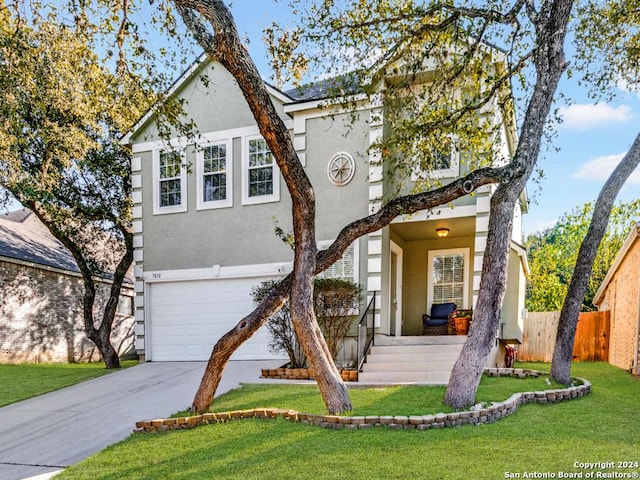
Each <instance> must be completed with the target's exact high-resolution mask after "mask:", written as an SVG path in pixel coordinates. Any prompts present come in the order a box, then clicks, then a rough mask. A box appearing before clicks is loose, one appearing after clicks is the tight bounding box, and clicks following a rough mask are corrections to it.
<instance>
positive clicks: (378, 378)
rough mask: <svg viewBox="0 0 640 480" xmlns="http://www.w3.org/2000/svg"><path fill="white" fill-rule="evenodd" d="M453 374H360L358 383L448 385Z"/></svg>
mask: <svg viewBox="0 0 640 480" xmlns="http://www.w3.org/2000/svg"><path fill="white" fill-rule="evenodd" d="M450 376H451V372H450V371H448V372H360V374H359V375H358V383H369V384H382V385H395V384H399V383H415V384H418V385H447V384H448V383H449V377H450Z"/></svg>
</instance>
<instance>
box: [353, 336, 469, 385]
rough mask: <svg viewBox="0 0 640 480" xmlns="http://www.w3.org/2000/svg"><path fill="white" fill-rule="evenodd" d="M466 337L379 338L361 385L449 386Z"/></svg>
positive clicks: (369, 357) (377, 337)
mask: <svg viewBox="0 0 640 480" xmlns="http://www.w3.org/2000/svg"><path fill="white" fill-rule="evenodd" d="M465 340H466V337H462V336H456V335H441V336H433V337H384V336H382V335H381V336H376V338H375V343H374V346H373V347H372V348H371V353H370V354H369V355H368V357H367V362H366V363H365V364H364V365H363V371H362V372H360V374H359V375H358V382H360V383H373V384H396V383H416V384H426V385H446V384H447V383H448V382H449V377H450V376H451V370H452V369H453V365H454V363H455V362H456V360H457V359H458V355H459V354H460V351H461V349H462V344H463V343H464V341H465Z"/></svg>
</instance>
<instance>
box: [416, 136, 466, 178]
mask: <svg viewBox="0 0 640 480" xmlns="http://www.w3.org/2000/svg"><path fill="white" fill-rule="evenodd" d="M418 142H419V140H418ZM416 148H418V147H416ZM427 148H428V150H429V153H425V156H428V157H429V158H430V162H428V163H429V164H430V166H431V168H430V169H426V168H423V167H422V166H421V165H417V166H416V168H415V169H414V170H413V172H412V174H411V180H413V181H414V182H417V181H419V180H427V179H430V178H455V177H457V176H458V175H459V174H460V152H459V148H458V142H457V141H456V138H455V137H454V136H453V135H450V136H449V137H448V139H447V140H446V141H444V142H442V143H441V144H439V145H437V146H430V147H427ZM416 161H417V159H416ZM425 163H427V162H425Z"/></svg>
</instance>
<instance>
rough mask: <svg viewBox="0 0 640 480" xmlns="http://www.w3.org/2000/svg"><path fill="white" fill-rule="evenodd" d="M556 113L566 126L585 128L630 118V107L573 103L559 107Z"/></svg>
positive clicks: (624, 120) (625, 120)
mask: <svg viewBox="0 0 640 480" xmlns="http://www.w3.org/2000/svg"><path fill="white" fill-rule="evenodd" d="M558 114H559V115H560V117H561V118H562V119H563V123H562V125H563V126H564V127H567V128H574V129H577V130H586V129H588V128H593V127H597V126H601V125H604V124H606V123H614V122H627V121H629V120H631V118H632V117H631V108H630V107H628V106H626V105H620V106H619V107H612V106H610V105H607V104H606V103H588V104H575V105H569V106H568V107H560V109H559V110H558Z"/></svg>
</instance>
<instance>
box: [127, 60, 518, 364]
mask: <svg viewBox="0 0 640 480" xmlns="http://www.w3.org/2000/svg"><path fill="white" fill-rule="evenodd" d="M203 73H206V76H207V78H208V80H207V81H206V82H203V81H202V75H203ZM268 88H269V92H270V94H271V98H272V100H273V102H274V104H275V105H276V108H277V110H278V112H279V114H280V116H281V118H282V119H283V120H284V121H285V122H286V125H287V126H288V127H289V128H290V131H291V135H292V137H293V141H294V145H295V148H296V150H297V152H298V154H299V157H300V159H301V161H302V163H303V165H304V167H305V170H306V172H307V174H308V176H309V177H310V179H311V182H312V183H313V185H314V187H315V194H316V200H317V238H318V241H319V244H320V245H319V246H320V247H322V245H323V244H327V243H328V242H331V241H332V240H333V239H334V238H335V237H336V235H337V234H338V232H339V231H340V229H341V228H342V227H343V226H344V225H346V224H347V223H348V222H350V221H352V220H354V219H357V218H360V217H363V216H366V215H367V214H369V213H371V212H373V211H375V210H376V209H377V208H379V206H380V199H381V198H383V197H384V195H385V188H387V187H386V182H385V181H384V175H383V173H384V169H385V164H384V158H382V157H381V156H380V155H379V154H377V153H376V152H375V151H370V150H369V146H370V145H371V144H372V142H374V141H375V140H376V139H378V138H380V136H382V135H384V131H385V122H384V116H383V115H382V116H381V115H380V112H381V111H382V109H381V108H380V105H370V104H366V103H365V104H363V105H362V106H361V108H360V110H359V115H358V116H357V118H356V119H355V120H354V119H353V118H352V117H351V116H350V115H349V113H348V112H342V111H340V110H339V109H337V108H336V109H332V108H327V107H326V106H324V108H323V105H324V103H325V100H326V95H327V92H326V89H324V90H323V88H322V84H318V85H316V86H315V87H314V88H308V89H298V90H293V91H289V92H283V91H280V90H278V89H276V88H274V87H268ZM170 93H171V95H176V96H179V97H181V98H184V99H185V100H187V101H188V107H187V110H188V114H189V115H190V117H191V118H192V119H193V120H194V121H195V122H196V124H197V126H198V130H199V132H200V134H201V135H200V139H199V140H198V146H197V148H196V146H195V145H194V144H189V142H187V141H186V140H185V139H183V138H174V139H172V144H173V145H174V146H176V147H179V148H180V152H181V154H180V155H172V154H170V153H168V151H167V145H166V143H165V142H163V140H161V138H160V136H159V134H158V130H157V127H156V126H155V123H154V118H153V115H152V114H148V115H147V116H145V117H144V118H143V119H142V120H140V122H139V123H138V124H137V125H136V126H135V128H134V129H133V130H132V131H131V132H130V133H129V134H128V135H127V136H126V138H125V139H124V142H126V143H128V144H130V145H131V147H132V151H133V158H132V162H131V167H132V182H133V189H134V191H133V201H134V204H135V207H134V218H135V220H134V231H135V247H136V251H135V262H136V278H137V282H136V292H137V296H136V348H137V351H138V352H139V354H140V355H143V356H144V357H145V358H146V360H151V361H161V360H206V359H208V357H209V354H210V352H211V348H212V346H213V345H214V344H215V342H216V341H217V340H218V339H219V338H220V337H221V336H222V335H223V334H224V333H226V332H227V331H228V330H229V329H230V328H231V327H232V326H233V325H235V324H236V323H237V322H238V321H239V320H240V319H241V318H242V316H243V315H245V314H247V313H248V312H249V311H251V310H252V308H253V303H252V300H251V296H250V291H251V288H252V287H253V286H254V285H256V284H258V283H259V282H261V281H263V280H265V279H271V278H276V277H278V276H281V275H282V274H284V273H287V272H289V271H290V270H291V262H292V258H293V255H292V251H291V249H290V248H289V247H288V246H287V245H286V244H285V243H284V242H283V241H282V240H281V239H280V238H278V237H277V236H276V235H275V233H274V223H275V222H277V224H278V225H279V226H280V227H281V228H283V229H284V230H285V231H286V230H288V229H290V225H291V221H290V212H291V201H290V198H289V195H288V192H287V190H286V187H285V185H284V182H282V181H281V178H280V174H279V172H278V168H277V166H276V164H275V162H274V160H273V158H272V157H271V155H270V152H269V150H268V148H267V146H266V143H265V141H264V140H263V139H262V138H261V137H260V134H259V132H258V127H257V126H256V123H255V121H254V119H253V117H252V115H251V112H250V111H249V108H248V107H247V104H246V102H245V100H244V98H243V97H242V95H241V92H240V90H239V88H238V87H237V85H236V83H235V81H234V80H233V78H232V77H231V75H230V74H229V73H228V72H227V71H226V70H225V69H224V68H223V67H222V66H221V65H219V64H217V63H214V62H210V61H208V60H207V59H206V57H203V58H201V59H200V60H199V61H198V62H196V64H194V65H193V66H192V67H191V69H190V70H188V71H187V72H186V73H185V74H184V75H183V76H182V77H181V78H180V79H179V80H178V81H177V83H176V84H175V86H174V88H173V90H172V91H171V92H170ZM500 121H501V122H502V126H501V140H500V142H499V143H500V144H499V145H496V146H495V148H497V149H500V151H501V152H502V154H503V157H504V158H505V159H508V158H509V157H510V156H511V153H512V152H513V150H514V148H515V143H516V139H515V133H514V132H515V126H514V123H513V119H512V118H504V119H501V120H500ZM352 122H353V123H352ZM464 171H465V165H464V162H463V161H462V160H461V157H460V156H459V155H457V154H456V153H455V152H452V155H451V158H448V159H445V161H443V162H442V169H441V170H439V171H435V172H432V173H431V174H432V175H436V176H438V177H440V179H441V180H442V181H443V182H446V181H447V178H449V179H453V178H455V177H457V176H458V175H460V174H461V173H464ZM491 194H492V187H487V188H482V189H481V190H480V191H478V192H476V194H474V195H469V196H466V197H464V198H461V199H459V200H458V201H456V202H454V204H453V205H448V206H443V207H442V208H440V209H439V210H438V211H436V212H430V213H429V214H427V213H420V214H414V215H411V216H410V217H406V218H397V219H396V220H395V221H394V222H393V223H392V224H391V225H389V226H388V227H386V228H384V229H382V230H381V231H378V232H376V233H373V234H370V235H368V236H366V237H363V238H360V239H359V240H358V241H356V242H355V243H354V244H353V245H352V246H351V247H350V249H349V250H348V251H347V252H346V254H345V255H344V256H343V258H342V260H341V261H340V262H338V263H337V264H336V265H334V266H333V267H332V268H331V269H330V271H328V272H326V273H325V274H326V275H332V276H343V277H349V278H352V279H353V280H354V281H356V282H358V283H359V284H360V285H361V286H362V287H363V290H364V291H365V292H366V293H367V296H368V298H371V296H372V295H373V294H374V292H375V294H376V297H377V299H378V300H377V302H376V305H377V307H376V315H375V319H376V320H375V321H376V331H377V333H378V334H379V335H381V336H395V337H410V336H422V334H423V324H422V315H423V314H425V313H428V312H429V311H430V308H431V305H432V304H434V303H444V302H455V303H456V304H457V306H458V308H460V309H471V308H473V306H474V303H475V300H476V298H477V294H478V288H479V281H480V272H481V269H482V261H483V253H484V248H485V243H486V235H487V226H488V218H489V202H490V198H491ZM525 210H526V199H523V201H522V203H521V205H519V207H518V210H517V212H516V222H515V227H514V235H513V239H514V243H513V248H512V251H511V257H510V264H509V273H508V288H507V294H506V301H505V305H504V308H503V315H502V318H503V320H502V321H503V325H502V326H501V329H500V332H496V335H497V336H499V337H501V338H508V339H519V338H520V337H521V322H522V320H521V316H522V314H521V312H522V310H523V307H524V284H525V280H524V274H525V270H526V258H525V252H524V250H523V248H522V247H520V246H519V243H518V242H520V240H521V238H520V231H521V218H522V216H521V214H522V213H523V212H524V211H525ZM445 269H446V272H445V271H444V270H445ZM367 303H368V302H366V299H363V307H362V309H361V310H364V308H365V306H366V305H367ZM361 313H362V312H361ZM262 330H263V331H260V332H258V333H257V334H256V335H255V336H254V337H253V338H252V339H251V340H250V341H248V342H247V343H246V344H245V345H243V346H242V347H241V348H240V349H239V350H238V351H237V352H236V353H235V354H234V356H233V357H232V358H235V359H263V358H273V357H274V354H273V353H272V352H270V351H269V349H268V346H267V344H268V337H267V335H268V334H267V332H266V329H262ZM344 355H346V356H349V355H350V353H349V352H348V351H346V353H344Z"/></svg>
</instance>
